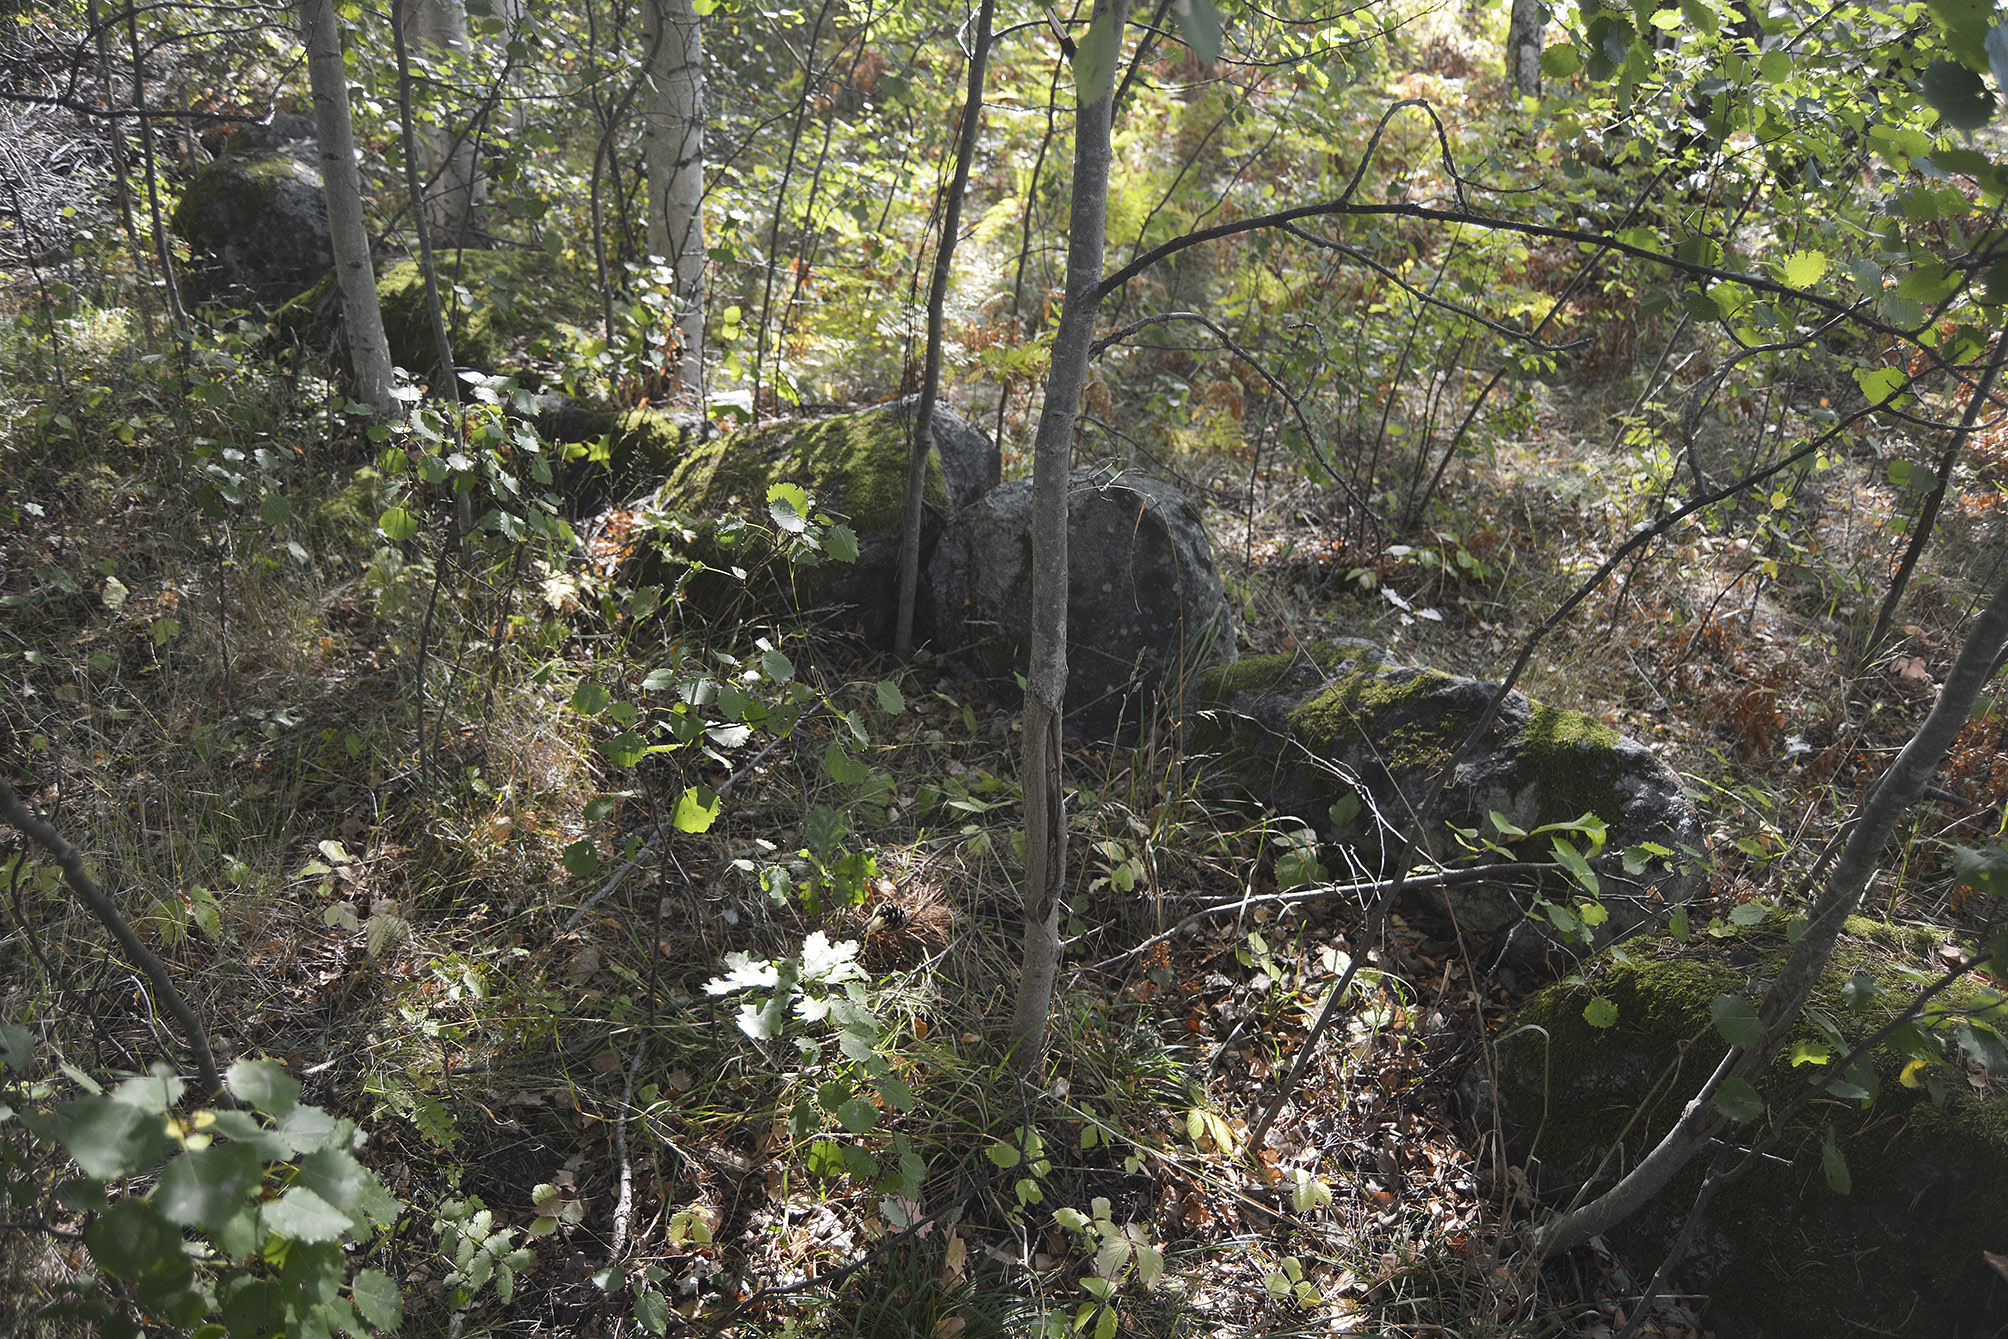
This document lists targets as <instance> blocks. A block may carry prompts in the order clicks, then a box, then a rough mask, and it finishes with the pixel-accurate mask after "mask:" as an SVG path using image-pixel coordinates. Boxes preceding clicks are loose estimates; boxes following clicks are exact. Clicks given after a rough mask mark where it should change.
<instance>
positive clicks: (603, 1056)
mask: <svg viewBox="0 0 2008 1339" xmlns="http://www.w3.org/2000/svg"><path fill="white" fill-rule="evenodd" d="M592 1065H593V1073H595V1074H611V1073H613V1072H614V1071H615V1070H617V1069H619V1068H620V1067H621V1054H620V1052H619V1051H601V1052H600V1053H599V1054H598V1055H596V1056H594V1057H593V1060H592Z"/></svg>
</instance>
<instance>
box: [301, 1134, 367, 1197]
mask: <svg viewBox="0 0 2008 1339" xmlns="http://www.w3.org/2000/svg"><path fill="white" fill-rule="evenodd" d="M373 1180H375V1178H374V1177H372V1176H371V1175H370V1173H369V1172H368V1171H366V1170H365V1169H364V1167H363V1165H362V1164H361V1163H360V1162H357V1161H356V1160H355V1159H354V1158H352V1157H350V1156H349V1155H348V1154H347V1153H345V1152H343V1151H342V1150H341V1149H338V1148H319V1149H315V1150H314V1151H313V1152H312V1153H309V1154H308V1155H307V1156H306V1157H304V1158H302V1159H300V1170H299V1175H298V1176H297V1177H296V1178H295V1180H294V1184H295V1185H302V1186H305V1187H306V1188H307V1189H309V1190H311V1191H313V1192H314V1193H315V1194H316V1195H319V1196H320V1197H321V1198H322V1199H324V1200H326V1201H327V1202H328V1203H329V1204H331V1205H333V1206H334V1207H335V1208H337V1209H339V1210H341V1211H342V1212H343V1213H354V1212H355V1209H356V1206H357V1204H358V1203H360V1202H361V1200H362V1196H363V1190H364V1187H365V1186H366V1185H367V1184H368V1183H369V1182H371V1181H373Z"/></svg>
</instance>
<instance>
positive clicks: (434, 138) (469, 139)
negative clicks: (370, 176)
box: [403, 0, 481, 247]
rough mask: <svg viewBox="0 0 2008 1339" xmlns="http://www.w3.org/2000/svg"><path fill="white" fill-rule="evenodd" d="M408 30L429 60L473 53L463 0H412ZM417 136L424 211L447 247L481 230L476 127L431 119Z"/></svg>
mask: <svg viewBox="0 0 2008 1339" xmlns="http://www.w3.org/2000/svg"><path fill="white" fill-rule="evenodd" d="M403 35H404V39H405V41H406V43H407V44H408V45H409V46H410V47H411V48H413V49H414V50H415V51H416V52H417V54H418V57H419V59H421V60H422V61H424V62H425V64H426V65H427V66H432V67H437V66H443V65H445V64H447V63H448V62H450V61H451V60H452V59H453V58H454V57H456V56H461V57H464V56H465V55H466V54H467V53H468V50H469V47H468V43H467V11H466V10H465V9H464V8H462V5H461V0H411V3H410V4H408V5H407V6H406V7H405V10H404V24H403ZM418 138H419V141H420V144H419V165H420V166H421V167H422V168H423V169H424V170H425V177H426V180H427V181H428V182H430V183H431V184H430V185H429V186H428V187H427V188H426V191H425V217H426V221H427V222H428V223H429V224H430V225H431V226H432V237H433V241H434V242H435V243H437V244H438V245H440V246H444V247H457V246H463V245H466V244H467V243H468V242H469V241H471V240H472V239H473V238H474V236H475V235H476V232H477V223H478V220H477V218H476V216H475V206H476V205H477V204H478V203H479V201H480V194H481V183H480V180H479V178H478V173H479V168H478V166H477V164H476V162H475V157H474V137H473V135H472V133H471V127H465V126H462V127H455V126H452V125H432V126H428V127H426V128H425V131H424V133H422V134H421V135H419V137H418Z"/></svg>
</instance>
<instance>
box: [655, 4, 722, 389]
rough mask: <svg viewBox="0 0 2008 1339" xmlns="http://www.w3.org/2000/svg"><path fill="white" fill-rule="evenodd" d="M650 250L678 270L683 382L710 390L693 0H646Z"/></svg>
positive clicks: (699, 47) (700, 88)
mask: <svg viewBox="0 0 2008 1339" xmlns="http://www.w3.org/2000/svg"><path fill="white" fill-rule="evenodd" d="M642 51H643V52H644V53H645V59H646V61H647V75H646V78H645V80H644V87H643V103H642V167H643V172H644V175H646V176H647V178H648V249H649V254H651V255H655V256H660V257H662V259H664V260H665V261H668V262H669V264H670V266H671V268H672V269H673V270H674V271H675V273H676V303H677V317H676V327H677V332H678V334H679V335H680V336H681V341H680V342H681V344H682V351H681V355H680V357H679V359H678V362H677V384H678V386H679V387H680V388H681V389H682V390H684V391H687V392H689V393H690V394H691V395H693V396H697V397H700V398H701V397H702V395H703V393H704V267H705V261H706V257H705V253H704V40H703V33H702V31H701V30H700V29H699V27H698V21H697V10H696V7H695V6H693V5H692V3H691V0H644V3H643V4H642Z"/></svg>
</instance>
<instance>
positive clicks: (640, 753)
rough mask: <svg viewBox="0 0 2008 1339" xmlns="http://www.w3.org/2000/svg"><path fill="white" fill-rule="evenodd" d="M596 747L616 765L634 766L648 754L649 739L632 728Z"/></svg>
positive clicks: (604, 740) (602, 741)
mask: <svg viewBox="0 0 2008 1339" xmlns="http://www.w3.org/2000/svg"><path fill="white" fill-rule="evenodd" d="M596 747H597V748H598V749H599V751H600V752H601V753H602V754H603V755H605V757H606V760H607V761H608V762H610V763H612V764H613V765H614V766H615V767H633V766H634V765H635V764H636V763H638V762H640V761H641V760H642V759H643V758H646V757H647V756H648V741H647V740H646V739H643V738H642V737H641V736H640V735H638V734H636V733H635V732H634V731H632V730H623V731H621V732H620V733H619V734H617V735H615V736H613V737H612V738H611V739H602V740H601V741H600V742H599V744H598V745H596Z"/></svg>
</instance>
